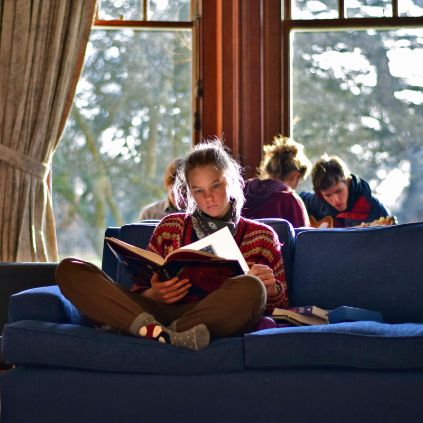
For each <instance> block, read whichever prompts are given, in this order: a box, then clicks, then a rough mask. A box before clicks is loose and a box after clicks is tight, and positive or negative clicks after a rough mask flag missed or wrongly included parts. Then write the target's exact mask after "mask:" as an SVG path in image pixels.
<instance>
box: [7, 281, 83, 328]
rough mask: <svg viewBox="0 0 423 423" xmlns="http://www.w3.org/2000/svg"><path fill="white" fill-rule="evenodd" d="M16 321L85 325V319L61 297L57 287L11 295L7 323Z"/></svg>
mask: <svg viewBox="0 0 423 423" xmlns="http://www.w3.org/2000/svg"><path fill="white" fill-rule="evenodd" d="M18 320H42V321H47V322H56V323H73V324H87V319H86V318H85V317H84V316H82V315H81V313H80V312H79V311H78V309H77V308H76V307H75V306H74V305H73V304H72V303H71V302H70V301H69V300H68V299H66V298H65V297H64V296H63V295H62V293H61V292H60V289H59V287H58V286H57V285H52V286H43V287H38V288H32V289H28V290H26V291H22V292H19V293H17V294H14V295H12V296H11V297H10V301H9V322H16V321H18Z"/></svg>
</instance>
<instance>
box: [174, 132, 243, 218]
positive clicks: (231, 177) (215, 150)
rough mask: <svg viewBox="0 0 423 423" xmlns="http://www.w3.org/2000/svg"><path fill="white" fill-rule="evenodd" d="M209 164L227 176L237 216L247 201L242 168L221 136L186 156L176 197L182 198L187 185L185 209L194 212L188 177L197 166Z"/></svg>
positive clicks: (177, 185) (178, 180) (176, 184)
mask: <svg viewBox="0 0 423 423" xmlns="http://www.w3.org/2000/svg"><path fill="white" fill-rule="evenodd" d="M209 165H211V166H214V167H215V168H216V169H217V171H218V172H219V173H220V174H221V175H223V176H224V177H225V179H226V182H227V187H228V189H229V194H230V197H231V202H232V204H233V206H234V210H235V213H236V216H240V215H241V209H242V206H243V204H244V201H245V198H244V193H243V188H244V179H243V177H242V168H241V166H240V164H239V163H238V162H237V161H236V160H235V159H234V158H233V157H232V156H231V154H230V152H229V150H228V149H227V148H226V147H225V146H224V145H223V142H222V141H221V140H220V139H219V138H215V139H212V140H205V141H203V142H201V143H199V144H197V145H196V146H194V148H193V149H192V150H191V152H190V153H188V155H187V156H186V157H185V160H184V165H183V166H182V167H181V168H180V169H179V171H178V177H177V180H176V181H175V198H177V199H178V198H180V197H181V195H183V194H184V187H187V188H188V189H186V192H185V197H186V208H185V210H186V212H187V213H193V212H194V211H195V209H196V207H197V205H196V203H195V201H194V198H193V196H192V194H191V192H190V190H189V185H188V177H189V174H190V172H191V171H192V170H194V169H195V168H197V167H205V166H209Z"/></svg>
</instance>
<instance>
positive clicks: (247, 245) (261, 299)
mask: <svg viewBox="0 0 423 423" xmlns="http://www.w3.org/2000/svg"><path fill="white" fill-rule="evenodd" d="M240 172H241V168H240V166H239V164H238V162H236V161H235V160H234V159H233V158H232V157H231V156H230V154H229V153H228V151H226V149H225V148H224V146H223V145H222V142H221V141H219V140H214V141H208V142H204V143H201V144H198V145H197V146H195V147H194V149H193V150H192V152H191V153H190V154H188V156H187V158H186V160H185V161H184V164H183V167H182V168H181V169H180V170H179V172H178V176H177V179H176V182H175V188H174V191H175V194H176V197H177V198H176V200H177V201H178V197H179V196H181V195H182V196H183V197H184V198H186V200H187V203H186V204H187V207H186V212H184V213H176V214H171V215H168V216H166V217H164V218H163V219H162V220H161V221H160V222H159V224H158V225H157V227H156V228H155V230H154V232H153V234H152V237H151V239H150V243H149V245H148V249H149V250H150V251H153V252H155V253H157V254H159V255H161V256H162V257H165V256H166V255H167V254H169V253H170V252H171V251H173V250H175V249H178V248H180V247H182V246H184V245H187V244H190V243H192V242H194V241H196V240H198V239H201V238H203V237H205V236H207V235H209V234H211V233H213V232H215V231H217V230H219V229H221V228H224V227H228V228H229V230H230V231H231V233H232V235H233V237H234V239H235V241H236V243H237V244H238V246H239V248H240V251H241V253H242V255H243V256H244V258H245V259H246V261H247V263H248V264H249V266H250V270H249V272H248V273H247V274H244V275H240V276H237V277H232V278H228V279H226V280H225V281H224V282H223V284H222V285H221V286H220V287H219V288H217V289H215V290H214V291H212V292H210V293H204V294H199V295H198V296H196V297H194V298H193V296H192V295H189V301H188V299H187V298H188V296H187V294H188V290H189V289H190V287H191V283H190V281H189V280H188V279H179V278H178V277H174V278H172V279H169V280H163V281H160V280H159V277H158V275H157V273H154V274H153V276H152V278H151V280H150V282H149V283H148V282H137V283H134V285H133V287H132V289H131V290H127V289H125V288H123V287H121V286H118V285H117V284H116V283H114V282H113V281H112V280H111V279H110V278H109V277H108V276H107V275H106V274H105V273H104V272H102V271H101V270H100V269H98V268H97V267H95V266H94V265H92V264H90V263H87V262H85V261H83V260H81V259H77V258H67V259H64V260H62V261H61V262H60V263H59V265H58V267H57V271H56V281H57V283H58V285H59V287H60V289H61V291H62V293H63V294H64V295H65V296H66V297H67V298H68V299H69V300H70V301H71V302H72V303H73V304H74V305H75V306H76V307H77V308H78V309H79V310H80V311H81V313H82V314H84V315H85V316H87V317H88V318H90V319H92V320H93V321H95V322H97V323H98V324H99V325H104V326H108V327H110V328H113V329H115V330H118V331H121V332H123V333H127V334H132V335H135V336H140V337H143V338H147V339H151V340H156V341H159V342H162V343H168V344H172V345H175V346H179V347H183V348H187V349H192V350H200V349H202V348H204V347H206V346H207V345H208V344H209V340H210V339H215V338H221V337H228V336H232V335H240V334H243V333H245V332H249V331H252V330H253V329H254V326H255V324H256V323H257V322H258V320H259V319H260V318H261V317H262V315H263V313H265V312H267V313H271V312H272V311H273V309H274V308H275V307H286V306H287V305H288V294H287V285H286V280H285V272H284V266H283V261H282V256H281V246H280V244H279V240H278V236H277V234H276V233H275V231H274V230H273V229H272V228H271V227H269V226H267V225H264V224H262V223H259V222H256V221H253V220H248V219H245V218H243V217H241V213H240V212H241V208H242V205H243V202H244V195H243V190H242V188H243V179H242V176H241V173H240ZM185 187H186V189H185ZM184 189H185V190H184Z"/></svg>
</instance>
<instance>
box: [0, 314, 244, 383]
mask: <svg viewBox="0 0 423 423" xmlns="http://www.w3.org/2000/svg"><path fill="white" fill-rule="evenodd" d="M2 352H3V355H4V359H5V360H6V361H7V362H9V363H14V364H21V365H28V364H30V365H41V366H50V367H68V368H78V369H86V370H98V371H106V372H125V373H155V374H184V375H186V374H196V373H221V372H229V371H239V370H243V369H244V364H243V362H244V360H243V340H242V338H226V339H220V340H217V341H214V342H212V343H211V344H210V346H208V347H207V348H205V349H203V350H201V351H198V352H196V351H190V350H186V349H183V348H177V347H174V346H172V345H165V344H160V343H159V342H156V341H151V340H146V339H141V338H137V337H134V336H130V335H120V334H116V333H110V332H105V331H103V330H100V329H94V328H90V327H86V326H78V325H71V324H55V323H48V322H39V321H33V320H22V321H19V322H15V323H12V324H9V325H6V326H5V329H4V333H3V337H2Z"/></svg>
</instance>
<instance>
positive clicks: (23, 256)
mask: <svg viewBox="0 0 423 423" xmlns="http://www.w3.org/2000/svg"><path fill="white" fill-rule="evenodd" d="M95 3H96V0H0V261H56V260H57V259H58V255H57V242H56V232H55V223H54V216H53V209H52V204H51V197H50V191H49V188H48V184H47V176H48V174H49V170H50V164H51V159H52V156H53V153H54V151H55V149H56V147H57V145H58V142H59V139H60V136H61V133H62V131H63V128H64V125H65V122H66V119H67V116H68V114H69V110H70V108H71V105H72V101H73V97H74V94H75V88H76V84H77V81H78V78H79V75H80V72H81V68H82V64H83V58H84V54H85V49H86V45H87V41H88V37H89V33H90V29H91V25H92V22H93V16H94V12H95Z"/></svg>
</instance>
